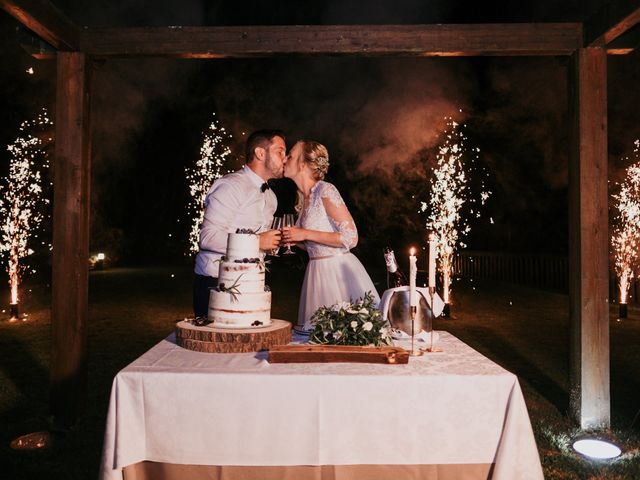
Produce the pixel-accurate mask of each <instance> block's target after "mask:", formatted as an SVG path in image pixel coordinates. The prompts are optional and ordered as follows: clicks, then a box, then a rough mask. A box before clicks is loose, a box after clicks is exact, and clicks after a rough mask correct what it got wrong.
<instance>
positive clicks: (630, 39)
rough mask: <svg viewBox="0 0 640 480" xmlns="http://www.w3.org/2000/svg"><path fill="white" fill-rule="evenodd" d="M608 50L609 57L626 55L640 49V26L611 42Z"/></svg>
mask: <svg viewBox="0 0 640 480" xmlns="http://www.w3.org/2000/svg"><path fill="white" fill-rule="evenodd" d="M606 48H607V53H608V54H609V55H626V54H628V53H631V52H633V51H634V50H636V49H637V48H640V24H638V25H636V26H634V27H632V28H631V29H629V30H628V31H627V32H625V33H624V35H620V36H619V37H618V38H616V39H615V40H613V41H612V42H609V44H608V45H607V47H606Z"/></svg>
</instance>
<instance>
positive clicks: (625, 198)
mask: <svg viewBox="0 0 640 480" xmlns="http://www.w3.org/2000/svg"><path fill="white" fill-rule="evenodd" d="M639 153H640V140H636V141H635V150H634V154H635V158H636V161H635V163H633V164H632V165H630V166H629V167H627V169H626V175H625V178H624V180H623V181H622V183H621V184H620V191H619V193H618V194H617V195H613V198H614V200H615V204H614V217H613V237H612V239H611V245H612V250H613V257H614V268H615V271H616V275H617V276H618V288H619V290H620V303H627V295H628V292H629V287H630V286H631V282H632V281H633V279H634V278H635V276H636V275H637V272H638V267H639V266H640V258H639V252H638V248H640V158H639V157H640V154H639Z"/></svg>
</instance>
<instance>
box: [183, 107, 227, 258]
mask: <svg viewBox="0 0 640 480" xmlns="http://www.w3.org/2000/svg"><path fill="white" fill-rule="evenodd" d="M215 115H216V114H215V113H214V114H213V116H214V118H213V120H212V121H211V124H210V125H209V129H208V130H207V131H206V132H205V134H204V140H203V142H202V147H200V158H199V159H198V160H196V162H195V164H194V165H193V166H192V167H186V168H185V173H186V178H187V182H188V184H189V195H190V196H191V199H190V200H189V203H188V205H187V211H188V214H189V217H190V218H191V230H190V231H189V249H188V251H187V255H195V254H196V253H198V241H199V235H200V224H201V223H202V218H203V216H204V199H205V197H206V196H207V192H208V191H209V188H210V187H211V184H212V183H213V182H214V180H216V179H218V178H220V177H221V176H222V175H224V174H225V173H227V171H226V170H224V168H225V166H226V163H227V160H228V158H229V156H230V155H231V149H230V148H229V146H228V143H229V141H230V140H231V134H230V133H228V132H227V131H226V130H225V128H224V127H220V126H219V125H218V122H217V120H216V118H215Z"/></svg>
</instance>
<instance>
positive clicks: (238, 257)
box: [208, 230, 271, 328]
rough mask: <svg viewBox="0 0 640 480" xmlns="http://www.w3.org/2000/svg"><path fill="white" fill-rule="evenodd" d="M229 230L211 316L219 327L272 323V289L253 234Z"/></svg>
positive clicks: (210, 300)
mask: <svg viewBox="0 0 640 480" xmlns="http://www.w3.org/2000/svg"><path fill="white" fill-rule="evenodd" d="M241 232H243V231H242V230H238V233H230V234H229V236H228V238H227V254H226V255H225V256H224V257H222V258H221V259H220V271H219V274H218V287H217V288H214V289H212V290H211V291H210V294H209V315H208V319H209V321H210V322H213V324H211V326H213V327H217V328H260V327H264V326H267V325H270V324H271V292H270V291H269V289H268V287H265V284H264V278H265V264H264V261H263V260H262V258H260V241H259V238H258V236H257V235H256V234H254V233H241Z"/></svg>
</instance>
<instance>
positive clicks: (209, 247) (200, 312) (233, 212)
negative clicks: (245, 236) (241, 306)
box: [193, 130, 287, 317]
mask: <svg viewBox="0 0 640 480" xmlns="http://www.w3.org/2000/svg"><path fill="white" fill-rule="evenodd" d="M286 148H287V147H286V144H285V140H284V134H283V133H282V132H281V131H280V130H258V131H256V132H254V133H252V134H251V135H249V138H248V139H247V143H246V157H245V158H246V165H244V167H243V168H241V169H240V170H238V171H236V172H233V173H229V174H227V175H225V176H223V177H222V178H219V179H218V180H216V181H215V182H213V185H212V186H211V188H210V189H209V192H208V193H207V197H206V198H205V201H204V206H205V211H204V218H203V220H202V225H201V227H200V251H199V252H198V255H197V256H196V266H195V280H194V284H193V313H194V315H195V316H196V317H206V316H207V312H208V310H209V289H210V288H213V287H216V286H217V285H218V278H217V277H218V265H219V262H218V260H219V259H220V257H221V256H222V255H224V254H225V251H226V248H227V234H228V233H234V232H235V231H236V229H238V228H249V229H251V230H254V231H258V232H261V233H259V237H260V250H262V251H268V250H273V249H275V248H276V247H277V246H278V245H279V244H280V235H281V234H280V231H279V230H270V229H269V228H270V225H271V220H272V218H273V214H274V212H275V211H276V208H277V206H278V201H277V199H276V196H275V194H274V193H273V191H272V190H271V189H270V187H269V184H268V183H267V180H270V179H272V178H282V173H283V169H284V164H285V162H286Z"/></svg>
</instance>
